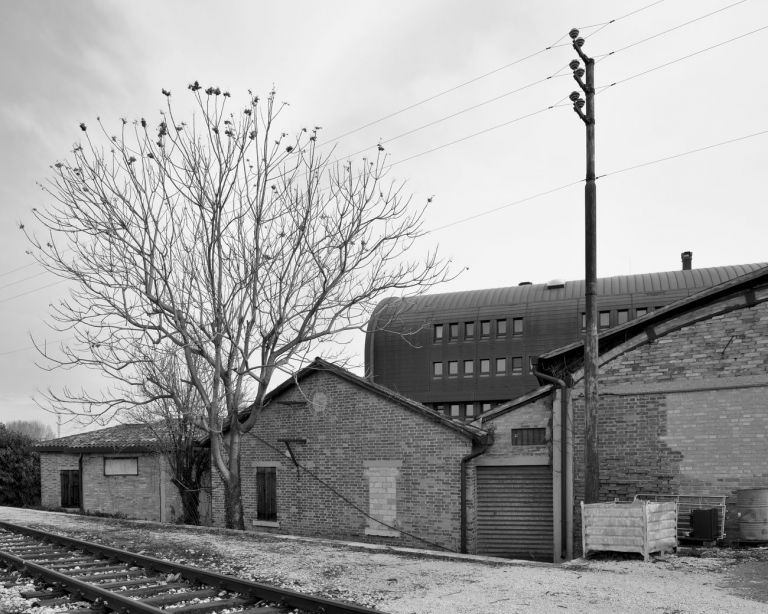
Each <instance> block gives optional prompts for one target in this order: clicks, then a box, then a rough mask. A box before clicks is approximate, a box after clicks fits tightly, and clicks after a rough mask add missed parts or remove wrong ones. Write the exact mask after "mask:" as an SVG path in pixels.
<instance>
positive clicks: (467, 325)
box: [464, 322, 475, 339]
mask: <svg viewBox="0 0 768 614" xmlns="http://www.w3.org/2000/svg"><path fill="white" fill-rule="evenodd" d="M464 338H465V339H474V338H475V323H474V322H464Z"/></svg>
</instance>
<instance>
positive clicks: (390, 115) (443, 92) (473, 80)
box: [320, 0, 665, 147]
mask: <svg viewBox="0 0 768 614" xmlns="http://www.w3.org/2000/svg"><path fill="white" fill-rule="evenodd" d="M664 1H665V0H656V1H655V2H652V3H650V4H647V5H645V6H643V7H640V8H638V9H635V10H634V11H630V12H629V13H626V14H624V15H621V16H620V17H616V18H614V19H611V20H609V21H606V22H602V23H600V24H597V25H598V26H601V27H600V30H602V29H603V28H604V27H606V26H608V25H611V24H613V23H616V22H617V21H621V20H622V19H626V18H627V17H630V16H632V15H635V14H637V13H640V12H641V11H644V10H646V9H649V8H651V7H653V6H656V5H657V4H661V3H662V2H664ZM591 27H594V26H582V28H583V29H589V28H591ZM598 31H599V30H598ZM595 34H597V32H593V33H592V34H590V35H589V36H594V35H595ZM566 36H567V34H564V35H563V36H561V37H560V38H559V39H557V40H556V41H555V42H554V43H553V44H551V45H548V46H546V47H544V48H543V49H539V50H538V51H534V52H533V53H529V54H528V55H525V56H523V57H520V58H518V59H516V60H514V61H512V62H509V63H507V64H504V65H503V66H499V67H498V68H494V69H493V70H489V71H488V72H485V73H483V74H481V75H478V76H476V77H473V78H471V79H468V80H466V81H463V82H461V83H458V84H457V85H454V86H452V87H449V88H447V89H444V90H441V91H439V92H437V93H435V94H432V95H430V96H427V97H426V98H423V99H421V100H419V101H417V102H414V103H412V104H409V105H407V106H405V107H402V108H400V109H398V110H396V111H393V112H391V113H388V114H386V115H383V116H381V117H379V118H377V119H374V120H371V121H369V122H367V123H365V124H363V125H361V126H358V127H357V128H354V129H352V130H348V131H347V132H344V133H342V134H340V135H338V136H335V137H333V138H330V139H328V140H326V141H324V142H323V143H322V144H321V145H320V146H321V147H324V146H326V145H329V144H331V143H335V142H337V141H340V140H341V139H343V138H346V137H348V136H350V135H352V134H355V133H357V132H360V131H361V130H365V129H366V128H370V127H371V126H374V125H376V124H379V123H381V122H383V121H386V120H388V119H391V118H393V117H396V116H398V115H401V114H402V113H405V112H406V111H410V110H412V109H415V108H416V107H419V106H421V105H423V104H426V103H428V102H432V101H433V100H436V99H437V98H440V97H442V96H445V95H446V94H450V93H451V92H455V91H456V90H459V89H461V88H463V87H466V86H467V85H471V84H472V83H476V82H477V81H480V80H482V79H485V78H487V77H490V76H491V75H495V74H497V73H499V72H501V71H503V70H506V69H508V68H511V67H513V66H516V65H517V64H520V63H522V62H525V61H526V60H530V59H532V58H534V57H536V56H539V55H541V54H543V53H546V52H547V51H550V50H552V49H555V48H557V47H565V46H570V43H564V44H562V45H561V44H560V41H562V40H563V39H564V38H565V37H566Z"/></svg>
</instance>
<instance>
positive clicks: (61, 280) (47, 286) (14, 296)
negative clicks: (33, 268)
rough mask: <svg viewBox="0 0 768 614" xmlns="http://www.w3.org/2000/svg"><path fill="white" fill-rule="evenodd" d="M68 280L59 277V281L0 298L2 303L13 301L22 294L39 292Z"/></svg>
mask: <svg viewBox="0 0 768 614" xmlns="http://www.w3.org/2000/svg"><path fill="white" fill-rule="evenodd" d="M65 281H66V280H65V279H59V280H58V281H54V282H52V283H50V284H46V285H44V286H40V287H39V288H33V289H32V290H27V291H26V292H21V293H20V294H14V295H13V296H7V297H5V298H3V299H0V303H7V302H8V301H12V300H13V299H16V298H20V297H22V296H27V295H28V294H32V293H33V292H39V291H40V290H45V289H46V288H50V287H51V286H55V285H57V284H63V283H64V282H65Z"/></svg>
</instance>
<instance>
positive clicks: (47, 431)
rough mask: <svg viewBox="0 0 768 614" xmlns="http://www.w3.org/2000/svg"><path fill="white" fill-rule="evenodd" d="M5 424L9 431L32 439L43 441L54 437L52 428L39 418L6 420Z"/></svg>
mask: <svg viewBox="0 0 768 614" xmlns="http://www.w3.org/2000/svg"><path fill="white" fill-rule="evenodd" d="M5 426H6V427H7V428H8V430H9V431H13V432H14V433H19V434H20V435H24V436H26V437H28V438H29V439H32V440H33V441H45V440H46V439H53V438H54V437H55V434H54V432H53V429H52V428H51V427H50V426H49V425H47V424H45V423H44V422H40V421H39V420H11V421H10V422H6V423H5Z"/></svg>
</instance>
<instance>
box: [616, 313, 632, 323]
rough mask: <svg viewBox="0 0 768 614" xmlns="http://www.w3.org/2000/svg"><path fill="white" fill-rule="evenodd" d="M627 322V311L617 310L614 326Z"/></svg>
mask: <svg viewBox="0 0 768 614" xmlns="http://www.w3.org/2000/svg"><path fill="white" fill-rule="evenodd" d="M626 322H629V309H619V310H618V311H617V312H616V324H624V323H626Z"/></svg>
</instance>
